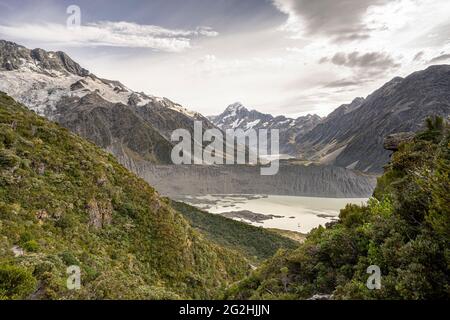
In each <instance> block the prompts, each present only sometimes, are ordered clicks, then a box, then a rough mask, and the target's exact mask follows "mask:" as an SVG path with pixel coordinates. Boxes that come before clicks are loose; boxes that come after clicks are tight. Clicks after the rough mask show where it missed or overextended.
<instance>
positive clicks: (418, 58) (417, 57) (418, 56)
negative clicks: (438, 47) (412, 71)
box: [413, 51, 425, 61]
mask: <svg viewBox="0 0 450 320" xmlns="http://www.w3.org/2000/svg"><path fill="white" fill-rule="evenodd" d="M424 55H425V52H424V51H420V52H417V54H416V55H415V56H414V58H413V61H422V60H423V57H424Z"/></svg>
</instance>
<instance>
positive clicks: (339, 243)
mask: <svg viewBox="0 0 450 320" xmlns="http://www.w3.org/2000/svg"><path fill="white" fill-rule="evenodd" d="M427 126H428V130H427V131H426V132H422V133H420V134H419V135H417V136H416V138H415V140H414V141H413V142H411V143H407V144H403V145H401V146H400V150H399V151H398V152H396V153H395V154H394V155H393V158H392V161H391V164H390V165H389V166H388V168H387V170H386V172H385V174H384V175H383V176H382V177H381V178H380V179H379V181H378V187H377V189H376V191H375V194H374V198H372V199H371V200H370V201H369V203H368V205H367V206H364V207H361V206H356V205H347V207H346V208H345V209H343V210H341V213H340V220H339V222H337V223H335V224H334V225H332V226H329V227H328V228H323V227H319V228H317V229H315V230H313V231H312V232H311V233H310V234H309V236H308V238H307V240H306V242H305V243H304V244H303V245H301V246H300V247H299V248H298V249H296V250H291V251H284V252H280V253H278V254H277V255H276V256H275V257H274V258H272V259H270V260H268V261H267V262H265V263H264V264H263V265H262V266H261V267H260V268H259V269H257V270H256V271H254V272H253V273H252V274H251V276H249V277H248V278H246V279H245V280H243V281H241V282H240V283H238V284H237V285H235V286H233V287H232V288H231V289H230V290H229V291H228V294H227V297H228V298H237V299H308V298H310V297H312V296H313V295H316V294H320V295H327V296H328V299H330V298H331V299H448V298H449V297H450V285H449V283H450V281H449V280H450V269H449V268H450V247H449V244H450V196H449V188H450V178H449V173H450V138H449V132H448V131H449V130H448V126H446V125H445V124H444V122H443V120H442V119H440V118H436V119H435V120H432V119H429V120H428V121H427ZM371 265H377V266H379V267H380V269H381V275H382V276H381V289H380V290H369V289H368V288H367V286H366V283H367V280H368V277H369V274H368V273H367V268H368V267H369V266H371Z"/></svg>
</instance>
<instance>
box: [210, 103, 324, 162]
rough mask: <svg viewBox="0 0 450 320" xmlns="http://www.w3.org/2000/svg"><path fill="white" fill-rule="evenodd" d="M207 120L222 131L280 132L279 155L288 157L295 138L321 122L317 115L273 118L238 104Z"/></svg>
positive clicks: (292, 149)
mask: <svg viewBox="0 0 450 320" xmlns="http://www.w3.org/2000/svg"><path fill="white" fill-rule="evenodd" d="M208 119H209V120H211V121H212V122H213V123H214V124H215V125H216V126H218V127H219V128H221V129H222V130H227V129H242V130H244V131H246V130H249V129H256V130H259V129H269V130H270V129H278V130H280V131H279V132H280V153H281V154H289V155H294V154H295V151H296V147H295V144H296V142H295V141H296V138H297V137H299V136H302V135H304V134H306V133H307V132H309V131H310V130H312V129H313V128H314V127H315V126H316V125H317V124H318V123H319V122H320V121H321V118H320V117H319V116H317V115H307V116H305V117H300V118H297V119H292V118H286V117H285V116H278V117H274V116H272V115H270V114H264V113H261V112H258V111H256V110H248V109H247V108H246V107H244V106H243V105H242V104H241V103H239V102H237V103H234V104H232V105H230V106H228V108H226V109H225V111H224V112H223V113H222V114H220V115H218V116H210V117H208ZM253 147H254V148H256V147H257V146H253Z"/></svg>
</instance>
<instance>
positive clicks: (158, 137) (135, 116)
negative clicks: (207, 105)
mask: <svg viewBox="0 0 450 320" xmlns="http://www.w3.org/2000/svg"><path fill="white" fill-rule="evenodd" d="M0 90H2V91H4V92H6V93H8V94H9V95H10V96H12V97H13V98H15V99H16V100H17V101H19V102H21V103H23V104H24V105H26V106H27V107H28V108H30V109H31V110H33V111H35V112H36V113H37V114H39V115H43V116H45V117H47V118H48V119H50V120H54V121H57V122H58V123H60V124H62V125H63V126H65V127H67V128H69V129H71V130H72V131H73V132H76V133H78V134H80V135H81V136H82V137H85V138H87V139H89V140H90V141H93V142H95V143H96V144H97V145H99V146H101V147H103V148H105V149H107V150H109V151H111V152H113V154H115V155H116V156H117V157H118V158H119V160H120V161H122V162H124V163H125V164H128V163H130V162H133V161H135V160H146V161H149V162H152V163H160V164H161V163H162V164H167V163H171V160H170V151H171V149H172V146H173V144H172V142H171V141H170V135H171V133H172V132H173V131H174V130H175V129H180V128H184V129H187V130H189V131H190V132H193V128H194V121H195V120H200V121H203V126H204V129H210V128H215V127H214V125H213V124H212V123H210V122H209V121H208V120H207V119H206V118H204V117H203V116H202V115H200V114H198V113H195V112H191V111H189V110H187V109H186V108H184V107H182V106H181V105H179V104H176V103H174V102H172V101H170V100H169V99H167V98H158V97H154V96H151V95H146V94H144V93H139V92H134V91H132V90H130V89H129V88H127V87H125V86H124V85H123V84H121V83H120V82H118V81H111V80H106V79H102V78H99V77H97V76H96V75H94V74H92V73H90V72H89V71H87V70H85V69H83V68H82V67H80V66H79V65H78V64H77V63H76V62H74V61H73V60H72V59H70V57H69V56H67V55H66V54H65V53H63V52H47V51H44V50H42V49H34V50H29V49H27V48H25V47H22V46H20V45H17V44H15V43H12V42H7V41H3V40H0ZM192 137H194V135H193V134H192ZM192 143H193V144H194V143H197V144H199V143H201V142H199V141H194V140H193V141H192Z"/></svg>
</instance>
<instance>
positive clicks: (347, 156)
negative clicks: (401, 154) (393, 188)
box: [296, 65, 450, 173]
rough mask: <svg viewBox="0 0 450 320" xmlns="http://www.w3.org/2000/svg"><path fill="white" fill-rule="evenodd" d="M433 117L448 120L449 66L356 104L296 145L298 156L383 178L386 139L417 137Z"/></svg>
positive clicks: (393, 85) (397, 81)
mask: <svg viewBox="0 0 450 320" xmlns="http://www.w3.org/2000/svg"><path fill="white" fill-rule="evenodd" d="M432 115H440V116H444V118H447V117H448V116H449V115H450V66H448V65H441V66H432V67H429V68H428V69H426V70H424V71H419V72H416V73H413V74H411V75H410V76H408V77H406V78H404V79H403V78H395V79H393V80H392V81H390V82H388V83H387V84H385V85H384V86H383V87H382V88H380V89H379V90H377V91H375V92H374V93H373V94H371V95H370V96H368V97H367V98H366V99H362V98H358V99H355V100H354V101H353V102H352V103H351V104H348V105H343V106H341V107H339V108H338V109H336V110H335V111H334V112H333V113H331V114H330V115H329V116H328V117H327V118H326V119H325V120H323V121H322V122H321V123H320V124H318V125H317V126H316V127H315V128H314V129H312V130H311V131H309V132H308V133H306V134H305V135H304V136H301V137H298V138H297V139H296V145H297V147H298V156H299V157H301V158H306V159H310V160H315V161H320V162H322V163H324V164H333V165H337V166H341V167H346V168H351V169H356V170H360V171H364V172H376V173H379V172H382V170H383V166H384V165H385V164H387V163H388V161H389V155H390V154H391V152H390V151H387V150H385V149H384V148H383V142H384V138H385V137H386V136H388V135H389V134H393V133H398V132H408V131H412V132H417V131H418V130H420V129H421V128H422V126H423V123H424V120H425V119H426V118H427V117H429V116H432Z"/></svg>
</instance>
